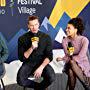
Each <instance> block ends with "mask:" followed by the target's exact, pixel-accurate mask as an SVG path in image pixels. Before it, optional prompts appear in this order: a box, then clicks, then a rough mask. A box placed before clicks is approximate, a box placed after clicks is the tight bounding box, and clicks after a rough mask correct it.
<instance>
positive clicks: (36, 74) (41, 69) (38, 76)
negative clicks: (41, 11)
mask: <svg viewBox="0 0 90 90" xmlns="http://www.w3.org/2000/svg"><path fill="white" fill-rule="evenodd" d="M43 69H44V67H43V66H42V65H41V66H40V67H39V68H37V69H36V71H35V72H34V77H35V78H36V79H38V78H40V77H41V75H42V72H43Z"/></svg>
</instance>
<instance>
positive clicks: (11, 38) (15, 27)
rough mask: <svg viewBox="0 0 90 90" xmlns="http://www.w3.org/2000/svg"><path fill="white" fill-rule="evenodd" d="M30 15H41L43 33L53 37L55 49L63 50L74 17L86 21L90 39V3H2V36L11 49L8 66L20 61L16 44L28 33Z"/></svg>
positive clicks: (53, 0) (44, 0)
mask: <svg viewBox="0 0 90 90" xmlns="http://www.w3.org/2000/svg"><path fill="white" fill-rule="evenodd" d="M30 15H37V16H39V18H40V24H41V26H40V30H41V31H43V32H45V33H48V34H49V35H50V36H51V38H52V41H53V50H57V49H62V45H61V43H62V38H63V36H66V35H65V28H66V25H67V22H68V21H69V20H70V19H71V18H73V17H81V18H82V19H83V21H84V24H85V27H86V28H85V32H84V35H85V36H87V37H88V38H89V40H90V32H89V30H90V0H0V34H2V35H3V37H4V38H5V40H6V42H7V46H8V48H9V57H8V60H7V61H6V62H7V63H10V62H11V61H14V60H18V56H17V54H18V53H17V45H18V44H17V41H18V38H19V37H20V36H21V35H23V34H24V33H26V32H27V30H28V28H27V18H28V16H30ZM89 48H90V45H89Z"/></svg>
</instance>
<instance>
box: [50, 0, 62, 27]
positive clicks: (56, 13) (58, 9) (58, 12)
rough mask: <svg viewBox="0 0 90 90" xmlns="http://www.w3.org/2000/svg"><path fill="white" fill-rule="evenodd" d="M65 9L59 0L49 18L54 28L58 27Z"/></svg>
mask: <svg viewBox="0 0 90 90" xmlns="http://www.w3.org/2000/svg"><path fill="white" fill-rule="evenodd" d="M63 12H64V11H63V9H62V6H61V0H57V3H56V5H55V7H54V9H53V11H52V13H51V16H50V18H49V21H50V23H51V25H52V26H53V27H55V26H56V24H57V22H58V21H59V20H60V18H61V17H62V14H63Z"/></svg>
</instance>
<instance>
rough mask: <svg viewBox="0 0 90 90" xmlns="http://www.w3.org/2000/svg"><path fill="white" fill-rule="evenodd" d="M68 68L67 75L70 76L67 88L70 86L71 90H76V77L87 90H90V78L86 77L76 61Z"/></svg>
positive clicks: (68, 65)
mask: <svg viewBox="0 0 90 90" xmlns="http://www.w3.org/2000/svg"><path fill="white" fill-rule="evenodd" d="M66 68H67V70H66V73H67V75H68V82H67V87H68V86H69V90H74V88H75V84H76V77H77V78H78V79H79V80H80V82H81V83H82V85H83V87H84V88H85V90H90V77H86V76H85V75H84V73H83V71H82V70H81V68H80V67H79V66H78V64H77V63H76V62H75V61H73V60H71V61H70V62H69V63H68V64H67V65H66ZM66 89H67V88H66Z"/></svg>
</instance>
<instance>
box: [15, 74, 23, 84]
mask: <svg viewBox="0 0 90 90" xmlns="http://www.w3.org/2000/svg"><path fill="white" fill-rule="evenodd" d="M16 80H17V84H19V85H20V86H24V81H25V80H24V79H23V77H22V76H21V75H20V74H19V73H18V74H17V78H16Z"/></svg>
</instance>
